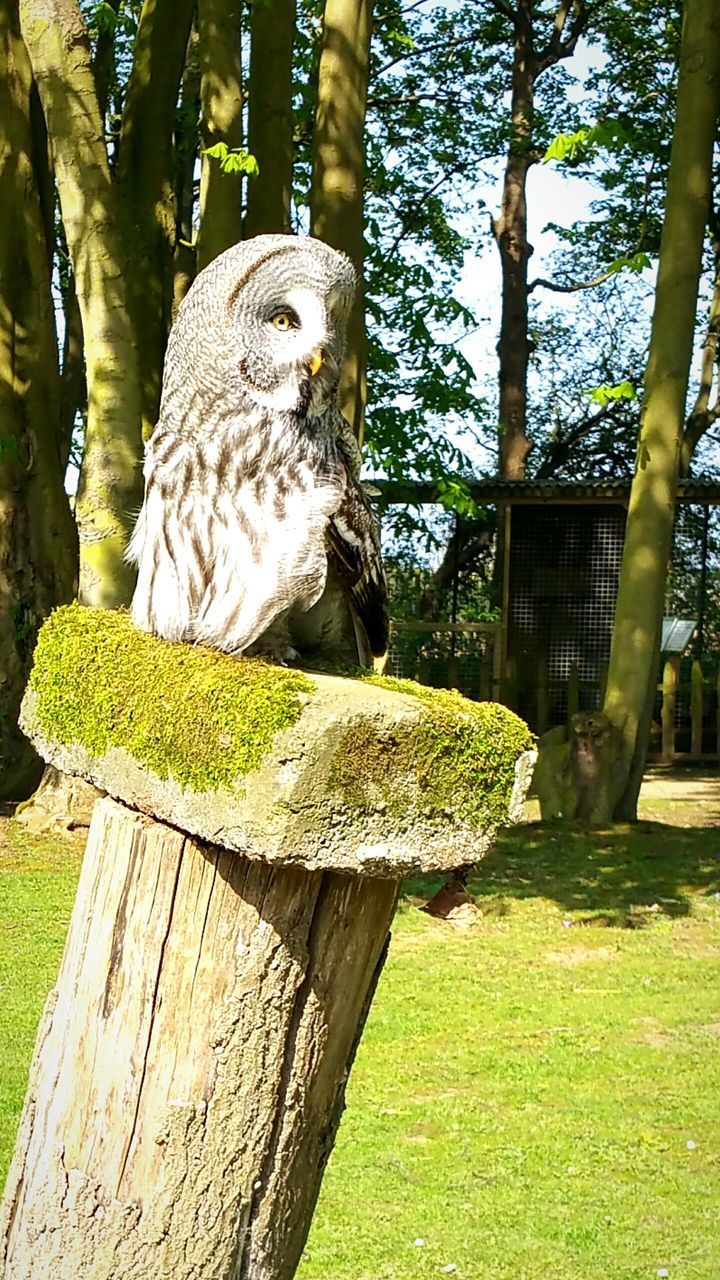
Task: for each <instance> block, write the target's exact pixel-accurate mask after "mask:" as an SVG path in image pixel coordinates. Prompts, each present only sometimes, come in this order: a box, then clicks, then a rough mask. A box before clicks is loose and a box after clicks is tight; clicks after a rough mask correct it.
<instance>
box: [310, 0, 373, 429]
mask: <svg viewBox="0 0 720 1280" xmlns="http://www.w3.org/2000/svg"><path fill="white" fill-rule="evenodd" d="M371 34H372V3H371V0H326V5H325V17H324V23H323V43H322V52H321V54H320V71H319V80H318V100H317V110H316V116H315V132H314V135H313V172H312V189H311V193H310V220H311V228H312V234H313V235H314V236H317V237H318V239H319V240H324V241H325V243H326V244H329V245H332V247H333V248H334V249H341V250H342V251H343V252H344V253H346V254H347V255H348V257H349V258H350V259H351V260H352V262H353V263H354V265H355V267H356V269H357V272H358V281H359V283H358V290H357V294H356V297H355V303H354V306H353V311H352V315H351V317H350V323H349V326H348V352H347V356H346V358H345V364H344V367H343V371H342V376H341V379H340V392H339V404H340V409H341V410H342V412H343V413H344V415H345V417H346V418H347V420H348V422H349V423H350V425H351V427H352V428H353V431H354V432H355V436H356V438H357V439H358V441H360V442H361V443H362V436H363V424H364V414H365V399H366V346H367V343H366V333H365V302H364V292H363V286H362V272H363V262H364V207H363V206H364V200H363V186H364V177H365V105H366V102H367V85H368V69H369V65H370V36H371Z"/></svg>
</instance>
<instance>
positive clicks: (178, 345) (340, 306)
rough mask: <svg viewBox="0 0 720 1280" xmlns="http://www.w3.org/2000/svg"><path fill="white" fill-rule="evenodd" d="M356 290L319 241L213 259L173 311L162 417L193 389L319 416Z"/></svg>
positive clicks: (334, 376) (265, 241) (263, 240)
mask: <svg viewBox="0 0 720 1280" xmlns="http://www.w3.org/2000/svg"><path fill="white" fill-rule="evenodd" d="M354 288H355V271H354V268H353V266H352V264H351V262H350V260H349V259H348V258H346V257H345V255H344V254H342V253H338V252H337V251H336V250H335V249H331V248H330V247H329V246H328V245H326V244H323V243H322V241H320V240H311V239H307V238H301V237H298V236H280V235H265V236H255V237H254V238H253V239H252V240H245V241H242V242H241V243H240V244H236V245H234V246H233V247H232V248H231V249H228V250H227V251H226V252H225V253H222V254H220V256H219V257H217V258H216V259H215V260H214V261H213V262H212V263H210V265H209V266H208V267H206V268H205V270H204V271H201V272H200V274H199V276H198V277H197V279H196V280H195V282H194V283H193V285H192V287H191V289H190V290H189V292H188V294H187V297H186V298H185V300H184V301H183V303H182V305H181V307H180V309H179V311H178V316H177V320H176V322H175V325H174V327H173V330H172V333H171V335H170V341H169V343H168V351H167V358H166V365H165V380H164V386H163V406H164V408H163V412H165V409H166V408H170V405H169V404H168V405H167V406H166V403H165V402H166V400H167V401H170V400H174V401H177V399H178V397H181V396H182V395H183V391H182V388H183V386H186V387H187V383H188V381H190V382H191V383H192V384H193V385H194V387H195V388H196V389H198V384H199V383H200V384H202V389H203V390H205V391H206V392H207V393H209V395H211V396H217V397H219V398H222V399H223V400H226V399H227V395H228V394H230V396H232V395H233V393H237V394H238V395H239V396H241V397H242V398H243V400H245V399H246V398H249V399H250V401H252V402H254V403H256V404H259V405H262V406H263V407H265V408H269V409H273V410H275V411H276V412H301V413H303V414H305V413H308V414H310V415H315V414H319V413H321V412H322V411H323V410H324V409H325V408H326V407H327V405H328V404H329V402H330V401H331V399H332V397H333V396H334V394H335V390H336V388H337V383H338V378H339V374H340V365H341V362H342V358H343V351H344V346H345V330H346V326H347V320H348V316H349V313H350V308H351V306H352V299H353V293H354Z"/></svg>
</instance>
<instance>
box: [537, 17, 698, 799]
mask: <svg viewBox="0 0 720 1280" xmlns="http://www.w3.org/2000/svg"><path fill="white" fill-rule="evenodd" d="M719 108H720V9H718V5H717V3H716V0H687V3H686V6H685V14H684V20H683V31H682V43H681V50H680V76H679V82H678V93H677V111H676V119H675V129H674V135H673V142H672V150H671V156H670V169H669V174H668V189H667V197H666V202H665V220H664V224H663V232H662V239H661V244H660V262H659V268H658V279H657V287H656V292H655V309H654V313H653V320H652V330H651V338H650V351H649V355H648V365H647V370H646V375H645V395H644V404H643V409H642V414H641V422H640V434H639V439H638V447H637V461H636V469H635V475H634V478H633V483H632V489H631V494H630V506H629V510H628V519H627V528H626V534H625V547H624V551H623V560H622V567H621V572H620V584H619V589H618V598H617V604H616V607H615V623H614V628H613V637H612V649H611V655H610V667H609V671H608V679H607V689H606V694H605V704H604V708H603V716H602V717H601V719H602V720H603V721H605V722H607V724H608V725H609V726H610V729H611V731H612V732H610V733H603V734H601V735H599V737H598V742H599V743H600V744H601V745H600V746H599V748H598V750H599V753H600V755H602V756H603V758H602V759H598V761H597V762H596V763H595V765H594V766H593V768H594V769H595V770H596V772H597V776H598V778H602V779H603V780H604V782H603V787H602V790H601V792H598V793H596V794H593V795H590V796H587V797H586V799H585V809H586V810H587V811H588V812H589V813H590V814H591V816H592V819H593V820H594V821H599V822H604V821H609V820H611V819H612V818H613V817H615V818H621V819H633V818H634V817H635V816H636V813H637V797H638V793H639V790H640V783H641V781H642V774H643V768H644V764H645V758H646V753H647V742H648V734H649V728H650V714H651V710H652V702H653V698H654V692H655V686H656V683H657V679H658V656H659V641H660V627H661V622H662V615H663V604H664V594H665V583H666V578H667V568H668V563H669V557H670V548H671V542H672V530H673V521H674V516H675V499H676V491H677V481H678V474H679V469H680V466H681V450H682V443H683V427H684V420H685V400H686V396H687V388H688V380H689V370H690V361H691V358H692V350H693V338H694V330H695V312H696V307H697V294H698V284H699V279H700V270H701V260H702V251H703V241H704V235H705V226H706V220H707V214H708V201H709V193H710V185H711V179H712V154H713V146H714V143H715V139H716V129H717V119H718V109H719ZM541 753H542V752H541ZM608 778H610V779H611V785H608V784H607V780H608ZM576 812H577V810H576Z"/></svg>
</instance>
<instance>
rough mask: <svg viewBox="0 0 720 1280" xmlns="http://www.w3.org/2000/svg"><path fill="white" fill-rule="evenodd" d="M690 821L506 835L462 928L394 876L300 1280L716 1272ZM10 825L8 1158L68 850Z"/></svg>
mask: <svg viewBox="0 0 720 1280" xmlns="http://www.w3.org/2000/svg"><path fill="white" fill-rule="evenodd" d="M653 812H654V813H656V814H661V808H660V810H658V809H657V808H656V809H654V810H653ZM667 816H671V815H670V813H669V811H668V815H667ZM672 817H673V819H674V820H678V819H677V817H676V815H675V813H674V812H673V814H672ZM680 820H681V821H682V824H683V825H682V826H680V827H672V826H668V825H664V824H662V823H659V822H653V823H651V822H645V823H641V824H639V825H638V826H637V827H634V828H632V829H630V828H620V829H613V830H612V831H609V832H599V833H597V832H596V833H593V834H591V835H588V834H578V833H576V832H573V831H569V830H566V829H563V828H560V827H557V828H542V827H540V826H528V827H524V828H518V829H516V830H514V831H512V832H509V833H507V834H506V835H505V836H504V837H503V839H502V841H501V843H500V845H499V847H498V849H497V851H496V852H494V853H493V854H491V855H489V857H488V858H487V859H486V861H485V863H484V864H483V867H482V873H481V875H480V876H478V877H476V878H475V879H474V880H473V881H472V882H471V886H470V887H471V889H472V891H473V893H475V894H476V895H477V899H478V903H479V906H480V908H481V912H482V914H481V918H480V920H479V923H478V924H477V925H476V926H475V927H474V928H472V929H469V930H459V929H457V928H456V927H453V926H451V925H449V924H446V923H442V922H438V921H436V920H433V919H431V918H429V917H428V916H426V915H424V914H423V913H421V912H420V911H418V909H417V905H418V904H419V903H420V902H421V901H422V900H423V898H425V897H427V896H429V894H430V892H431V891H432V889H433V887H434V886H435V885H437V884H439V883H440V882H439V881H431V880H423V881H416V882H412V883H411V884H409V885H408V886H407V894H406V896H405V897H404V898H403V900H402V902H401V906H400V910H399V913H398V916H397V918H396V922H395V926H394V938H393V943H392V946H391V950H390V955H389V959H388V962H387V965H386V968H385V972H384V974H383V976H382V979H381V982H380V986H379V989H378V993H377V998H376V1001H375V1004H374V1006H373V1009H372V1011H371V1015H370V1018H369V1021H368V1026H367V1029H366V1033H365V1036H364V1038H363V1041H362V1043H361V1046H360V1050H359V1052H358V1056H357V1060H356V1064H355V1067H354V1071H353V1075H352V1078H351V1081H350V1085H349V1088H348V1110H347V1111H346V1113H345V1116H344V1119H343V1122H342V1125H341V1129H340V1134H339V1137H338V1142H337V1145H336V1148H335V1151H334V1153H333V1155H332V1157H331V1160H330V1164H329V1167H328V1172H327V1175H326V1179H325V1183H324V1187H323V1190H322V1193H321V1196H320V1201H319V1204H318V1209H317V1213H316V1217H315V1221H314V1225H313V1229H312V1232H311V1236H310V1239H309V1242H308V1247H307V1250H306V1254H305V1258H304V1260H303V1262H302V1264H301V1267H300V1270H299V1273H298V1280H426V1278H429V1277H440V1276H442V1275H444V1274H445V1275H454V1276H457V1277H459V1278H460V1280H463V1278H464V1280H510V1278H512V1280H600V1277H603V1278H605V1277H611V1278H612V1280H630V1277H632V1278H635V1277H637V1278H638V1280H640V1278H641V1277H648V1278H651V1277H655V1276H658V1275H659V1274H662V1272H663V1270H665V1271H667V1274H668V1276H669V1277H670V1280H717V1277H718V1276H719V1275H720V1243H718V1240H719V1237H718V1229H717V1216H718V1204H720V1105H719V1104H718V1100H717V1099H718V1061H719V1060H720V1055H719V1052H718V1051H719V1050H720V983H719V982H718V959H720V898H719V897H718V896H717V895H718V894H719V893H720V879H719V876H718V872H719V871H720V830H718V829H716V828H713V827H701V826H700V821H701V819H700V818H698V822H697V824H695V823H694V822H693V814H692V812H691V811H690V810H688V809H685V810H683V812H682V815H681V819H680ZM3 827H4V830H5V835H4V843H1V844H0V994H1V996H2V1009H1V1011H0V1054H2V1062H3V1068H4V1069H3V1072H2V1074H1V1076H0V1163H1V1164H2V1170H3V1172H4V1170H5V1168H6V1166H7V1162H8V1159H9V1154H10V1148H11V1145H12V1140H13V1134H14V1129H15V1126H16V1123H17V1118H18V1114H19V1110H20V1106H21V1102H22V1095H23V1092H24V1087H25V1075H26V1071H27V1064H28V1061H29V1057H30V1054H31V1051H32V1043H33V1040H34V1034H35V1027H36V1024H37V1019H38V1017H39V1014H40V1010H41V1007H42V1003H43V1000H44V997H45V995H46V993H47V990H48V989H49V987H50V985H51V983H52V980H53V977H54V973H55V970H56V967H57V963H58V959H59V954H60V950H61V945H62V935H63V931H64V928H65V925H66V921H67V919H68V917H69V911H70V907H71V899H72V893H73V885H74V881H75V875H76V867H77V851H76V849H75V848H73V849H71V850H68V849H67V847H66V846H64V845H61V844H53V842H51V841H46V842H43V841H29V842H28V841H27V840H26V839H25V838H24V837H21V836H20V835H19V834H18V831H17V828H15V829H14V832H13V830H12V828H11V827H9V826H8V824H7V823H5V824H3ZM8 833H10V834H11V835H12V842H11V841H10V840H9V838H8ZM451 1268H454V1270H450V1269H451Z"/></svg>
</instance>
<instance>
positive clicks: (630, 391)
mask: <svg viewBox="0 0 720 1280" xmlns="http://www.w3.org/2000/svg"><path fill="white" fill-rule="evenodd" d="M585 395H586V396H588V398H589V399H590V400H591V401H592V403H593V404H599V405H606V404H609V403H610V401H611V400H637V392H636V391H635V388H634V386H633V384H632V382H628V380H627V378H625V380H624V381H623V382H618V383H617V384H616V386H614V387H609V386H607V384H605V383H603V384H602V385H601V386H599V387H594V388H593V390H592V391H586V392H585Z"/></svg>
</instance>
